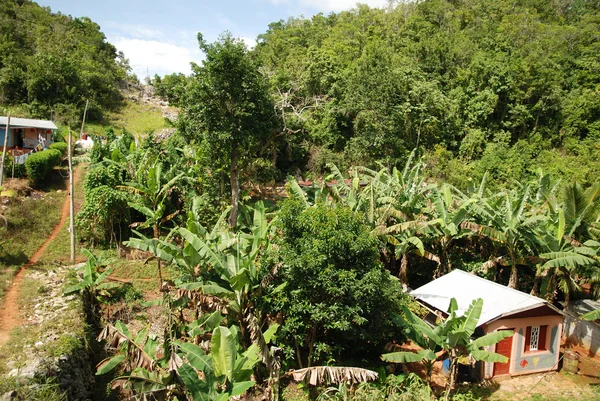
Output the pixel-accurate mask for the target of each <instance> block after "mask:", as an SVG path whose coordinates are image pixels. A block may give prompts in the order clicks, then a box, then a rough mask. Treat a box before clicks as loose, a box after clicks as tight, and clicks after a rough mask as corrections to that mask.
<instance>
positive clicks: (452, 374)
mask: <svg viewBox="0 0 600 401" xmlns="http://www.w3.org/2000/svg"><path fill="white" fill-rule="evenodd" d="M454 353H455V351H454V350H452V351H451V355H450V380H449V382H448V388H446V397H445V401H448V400H449V399H450V393H451V392H452V390H454V386H455V384H456V370H457V365H456V357H455V356H454Z"/></svg>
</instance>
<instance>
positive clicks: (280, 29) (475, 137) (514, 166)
mask: <svg viewBox="0 0 600 401" xmlns="http://www.w3.org/2000/svg"><path fill="white" fill-rule="evenodd" d="M393 4H394V6H393V7H390V8H388V9H372V8H369V7H367V6H358V7H357V8H355V9H354V10H352V11H348V12H341V13H338V14H330V15H328V16H324V15H316V16H314V17H313V18H311V19H305V18H291V19H289V20H288V21H280V22H276V23H273V24H271V25H270V26H269V29H268V30H267V32H265V33H264V34H263V35H260V36H259V40H258V45H257V46H256V49H255V50H254V56H255V58H256V59H257V60H258V61H259V62H260V63H261V64H262V71H263V72H264V74H265V75H266V76H267V77H268V79H269V82H270V84H271V92H272V94H273V97H274V101H275V104H276V109H277V114H278V117H279V119H280V123H281V125H282V126H281V130H280V132H278V133H277V135H276V136H275V137H274V138H273V140H272V141H271V142H270V147H269V151H272V152H274V153H276V154H277V158H276V159H275V160H276V165H277V167H278V168H279V169H281V170H284V171H290V170H291V169H292V168H294V167H299V168H300V169H304V168H306V167H309V168H311V169H312V170H313V171H314V172H320V171H322V169H323V167H324V165H325V163H327V162H331V161H335V162H337V163H339V164H342V165H344V166H349V165H352V164H368V165H373V164H374V163H375V162H382V163H384V164H385V165H387V166H393V165H396V164H397V163H398V162H400V161H403V160H405V159H406V157H407V155H408V153H409V152H410V151H411V150H412V149H413V148H415V147H421V148H422V149H426V150H427V152H428V154H429V158H430V163H429V164H430V165H431V166H432V167H433V168H434V169H435V170H434V173H435V174H436V175H438V176H439V177H441V178H445V179H448V180H450V181H452V182H453V183H455V184H458V185H459V186H464V181H466V179H467V177H475V178H477V179H479V178H481V177H482V176H483V174H484V172H485V171H490V174H491V176H492V177H493V178H496V179H500V180H502V181H509V180H511V179H517V180H521V179H524V178H527V177H531V176H532V174H533V173H534V172H535V171H536V170H537V168H538V167H542V168H544V170H546V171H548V172H550V173H552V175H553V176H554V177H564V178H567V177H568V178H571V177H575V178H577V179H579V180H582V181H586V182H589V181H590V180H593V179H595V177H597V176H598V173H599V172H600V170H599V168H600V167H599V165H598V163H597V161H596V160H595V159H596V158H595V157H594V156H593V155H594V154H597V152H598V150H599V149H598V144H597V142H598V138H599V136H600V86H599V84H600V40H599V39H600V13H599V11H600V5H599V4H598V2H594V1H579V0H575V1H553V2H549V1H537V0H526V1H513V0H500V1H498V0H459V1H446V0H428V1H422V2H406V3H404V2H394V3H393Z"/></svg>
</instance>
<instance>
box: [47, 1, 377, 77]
mask: <svg viewBox="0 0 600 401" xmlns="http://www.w3.org/2000/svg"><path fill="white" fill-rule="evenodd" d="M356 1H357V0H245V1H244V0H221V1H206V0H196V1H194V0H171V1H164V0H143V1H142V0H120V1H119V0H37V2H38V4H40V5H42V6H45V7H50V9H51V10H52V12H60V13H62V14H67V15H71V16H73V17H89V18H90V19H92V21H94V22H96V23H97V24H99V25H100V28H101V30H102V32H103V33H104V34H105V35H106V37H107V40H108V41H109V42H110V43H112V44H113V45H115V46H116V47H117V49H118V50H121V51H123V52H124V53H125V57H126V58H128V59H129V63H130V65H131V67H132V69H133V72H134V73H135V74H136V75H137V76H138V78H140V79H142V80H143V79H144V78H145V77H146V76H147V75H149V76H150V77H153V76H154V74H158V75H161V76H162V75H165V74H171V73H174V72H182V73H184V74H189V73H190V72H191V68H190V62H192V61H194V62H197V63H199V62H201V60H202V57H203V56H202V52H201V51H200V50H199V48H198V41H197V34H198V32H202V35H203V36H204V39H205V40H207V41H208V42H212V41H214V40H216V39H217V38H218V36H219V34H221V33H222V32H224V31H229V32H231V33H232V34H233V35H234V36H236V37H239V38H242V39H244V41H245V42H246V44H247V45H248V46H249V47H253V46H254V45H255V44H256V38H257V36H258V35H259V34H261V33H264V32H266V30H267V29H268V25H269V24H270V23H271V22H276V21H279V20H287V19H288V18H289V17H298V16H305V17H307V18H308V17H311V16H313V15H315V14H318V13H320V12H322V13H324V14H328V13H330V12H337V11H342V10H348V9H351V8H354V7H355V5H356ZM360 2H361V3H363V4H368V5H370V6H372V7H381V6H385V5H386V4H387V0H360Z"/></svg>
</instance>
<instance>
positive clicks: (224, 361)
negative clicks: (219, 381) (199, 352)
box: [210, 326, 237, 380]
mask: <svg viewBox="0 0 600 401" xmlns="http://www.w3.org/2000/svg"><path fill="white" fill-rule="evenodd" d="M236 340H237V339H236V338H235V337H234V336H233V334H232V333H231V331H230V330H229V329H228V328H227V327H223V326H219V327H217V328H215V330H214V331H213V334H212V338H211V340H210V355H211V358H212V366H213V371H214V373H215V377H220V376H226V377H227V378H228V379H229V380H232V379H233V369H234V368H235V359H236V356H237V341H236Z"/></svg>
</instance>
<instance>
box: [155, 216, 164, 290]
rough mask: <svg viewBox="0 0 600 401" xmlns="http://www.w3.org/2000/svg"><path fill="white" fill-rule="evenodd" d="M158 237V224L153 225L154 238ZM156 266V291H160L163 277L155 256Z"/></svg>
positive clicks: (158, 260)
mask: <svg viewBox="0 0 600 401" xmlns="http://www.w3.org/2000/svg"><path fill="white" fill-rule="evenodd" d="M159 237H160V230H159V228H158V225H157V224H155V225H154V239H158V238H159ZM156 268H157V269H158V291H162V285H163V278H162V270H161V268H160V259H159V258H158V257H157V258H156Z"/></svg>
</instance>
